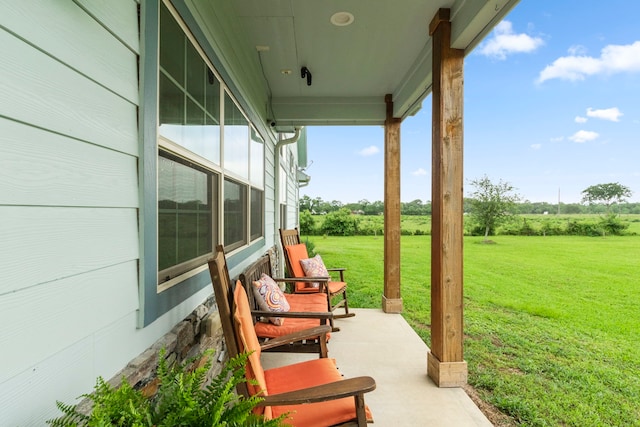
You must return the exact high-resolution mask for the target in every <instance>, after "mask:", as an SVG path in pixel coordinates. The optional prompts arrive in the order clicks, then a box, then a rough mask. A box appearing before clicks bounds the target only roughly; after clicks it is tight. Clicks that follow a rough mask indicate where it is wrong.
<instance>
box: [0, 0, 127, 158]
mask: <svg viewBox="0 0 640 427" xmlns="http://www.w3.org/2000/svg"><path fill="white" fill-rule="evenodd" d="M56 4H59V3H57V2H56ZM0 46H2V48H1V49H2V61H0V93H2V95H3V96H2V97H0V116H4V117H7V118H9V119H12V120H15V121H20V122H23V123H27V124H30V125H32V126H36V127H39V128H42V129H46V130H49V131H51V132H55V133H59V134H61V135H65V136H68V137H71V138H75V139H79V140H82V141H85V142H89V143H92V144H95V145H100V146H102V147H106V148H110V149H112V150H116V151H121V152H123V153H126V154H131V155H137V153H138V145H137V141H138V134H137V109H136V105H135V104H132V103H131V102H130V101H127V100H125V99H124V98H122V97H121V96H119V95H116V94H115V93H113V92H112V91H110V90H109V89H107V88H105V87H104V86H101V85H99V84H97V83H96V82H94V81H92V80H89V79H88V78H87V77H86V76H85V75H82V74H80V73H78V72H77V71H75V70H74V69H72V68H69V66H67V65H65V64H63V63H60V62H58V61H57V60H55V59H53V58H52V57H50V56H48V55H46V54H44V53H43V52H41V51H40V50H38V49H37V48H35V47H33V46H31V45H30V44H27V43H25V42H24V41H23V40H21V39H19V38H17V37H16V36H14V35H13V34H10V33H8V32H6V31H2V30H0ZM127 52H129V51H128V50H127ZM131 55H133V54H131ZM85 60H87V61H91V60H92V59H91V57H85ZM131 78H133V79H137V77H136V74H135V73H133V74H132V75H131Z"/></svg>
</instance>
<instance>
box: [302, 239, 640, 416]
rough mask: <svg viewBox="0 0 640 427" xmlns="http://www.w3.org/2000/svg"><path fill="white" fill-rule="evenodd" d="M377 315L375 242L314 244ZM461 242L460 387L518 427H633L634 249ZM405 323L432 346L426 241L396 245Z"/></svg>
mask: <svg viewBox="0 0 640 427" xmlns="http://www.w3.org/2000/svg"><path fill="white" fill-rule="evenodd" d="M311 240H312V241H313V243H314V244H315V250H316V252H317V253H320V254H321V255H322V257H323V259H324V260H325V264H326V265H327V266H328V267H329V266H345V267H348V271H347V281H348V283H349V301H350V304H351V305H353V306H355V307H372V308H373V307H375V308H378V307H380V304H381V302H380V301H381V296H382V290H383V273H384V271H383V269H384V264H383V258H384V256H383V254H384V251H383V239H382V237H374V236H362V237H320V236H315V237H312V238H311ZM493 240H494V241H495V242H496V244H492V245H486V244H480V243H479V242H480V241H481V238H478V237H466V238H465V246H464V292H465V298H464V300H465V360H466V361H467V363H468V365H469V383H470V384H471V385H473V386H474V387H475V388H476V390H477V391H478V393H479V395H480V396H481V397H482V398H483V399H484V400H485V401H487V402H489V403H491V404H493V405H494V406H496V407H497V408H498V409H500V410H501V411H502V412H503V413H505V414H508V415H509V416H511V417H512V418H513V420H514V421H515V422H516V423H519V424H521V425H531V426H556V425H565V426H634V425H635V426H640V421H639V420H640V281H639V280H638V277H640V275H639V274H638V269H639V267H640V237H637V236H626V237H607V238H594V237H568V236H562V237H560V236H558V237H553V236H547V237H513V236H497V237H494V238H493ZM401 258H402V265H401V271H402V298H403V302H404V313H403V316H404V317H405V318H406V319H407V321H408V322H409V323H410V324H411V325H412V327H413V328H414V329H415V330H416V332H417V333H418V334H419V335H420V336H421V337H422V338H423V339H424V340H425V342H426V343H427V344H429V342H430V330H429V325H430V293H429V292H430V291H429V288H430V237H429V236H403V238H402V257H401Z"/></svg>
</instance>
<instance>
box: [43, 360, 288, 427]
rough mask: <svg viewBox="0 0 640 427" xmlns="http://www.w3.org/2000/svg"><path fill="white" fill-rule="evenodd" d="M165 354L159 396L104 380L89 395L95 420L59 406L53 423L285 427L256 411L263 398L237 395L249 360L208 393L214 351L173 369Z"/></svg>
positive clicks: (229, 368)
mask: <svg viewBox="0 0 640 427" xmlns="http://www.w3.org/2000/svg"><path fill="white" fill-rule="evenodd" d="M164 355H165V351H164V349H163V350H162V351H160V354H159V363H158V381H159V386H158V391H157V393H156V395H155V396H153V397H150V398H148V397H145V396H144V395H143V394H142V392H141V391H139V390H136V389H134V388H133V387H132V386H131V385H130V384H129V383H128V381H127V380H126V379H125V378H123V379H122V384H121V385H120V387H117V388H115V387H112V386H111V385H109V384H108V383H107V382H105V381H104V379H102V377H98V379H97V381H96V386H95V387H94V392H93V393H91V394H84V395H82V397H86V398H88V399H90V400H91V401H92V402H93V409H92V411H91V414H89V415H87V414H83V413H80V412H78V410H77V407H76V406H75V405H68V404H65V403H62V402H57V407H58V409H59V410H60V411H61V412H62V414H63V415H62V416H60V417H58V418H55V419H53V420H49V421H47V424H50V425H52V426H54V427H72V426H73V427H76V426H77V427H98V426H100V427H102V426H122V427H125V426H126V427H151V426H155V427H165V426H166V427H175V426H190V427H191V426H193V427H198V426H203V427H204V426H228V427H241V426H243V427H244V426H255V427H260V426H265V427H277V426H281V425H283V424H282V420H283V419H284V417H280V418H276V419H273V420H266V419H264V418H263V417H262V416H260V415H256V414H254V412H253V409H254V408H255V407H256V405H257V404H258V403H260V402H261V401H262V398H260V397H257V396H252V397H250V398H245V397H244V396H241V395H238V394H236V392H235V390H236V386H237V385H238V384H241V383H243V382H245V381H246V379H245V366H246V363H247V359H248V357H249V356H248V354H240V355H238V356H237V357H235V358H232V359H230V360H228V361H227V362H226V363H225V364H224V366H223V368H222V371H221V372H220V374H218V375H217V376H216V377H215V378H213V380H212V381H211V384H209V385H208V386H206V387H203V385H204V383H205V381H206V376H207V372H208V371H209V369H210V368H211V365H212V360H213V351H212V350H211V351H207V352H205V353H204V354H203V355H201V356H199V357H195V358H193V359H190V360H188V361H186V362H185V363H183V364H181V365H180V364H175V365H174V366H169V365H168V363H167V361H166V359H165V357H164ZM203 357H204V358H206V363H204V364H203V365H202V366H197V367H195V368H191V366H192V365H193V364H194V361H195V360H200V359H202V358H203Z"/></svg>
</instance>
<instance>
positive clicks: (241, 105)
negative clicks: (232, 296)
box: [138, 0, 272, 328]
mask: <svg viewBox="0 0 640 427" xmlns="http://www.w3.org/2000/svg"><path fill="white" fill-rule="evenodd" d="M161 7H166V8H167V9H168V10H169V12H170V14H171V16H172V17H173V19H175V21H176V22H177V24H178V25H179V27H180V28H181V30H182V31H183V32H184V34H185V36H186V38H187V40H188V43H191V44H192V46H193V47H194V48H195V49H196V51H197V52H198V54H199V55H200V57H201V59H202V60H203V61H204V63H205V64H206V66H207V67H208V68H209V70H210V71H211V72H212V73H213V75H214V76H215V78H216V79H217V81H218V82H219V90H220V97H219V101H220V109H219V114H220V121H221V122H220V123H219V125H220V140H219V147H220V148H219V150H220V163H221V164H220V165H218V164H215V163H214V162H212V161H210V160H207V159H205V158H203V157H202V156H200V155H197V154H194V153H192V152H190V151H189V150H187V149H186V148H184V147H182V146H179V145H177V144H175V143H173V142H171V141H169V140H167V139H165V138H163V137H161V136H160V133H159V117H158V112H159V108H160V100H159V95H160V93H159V83H160V75H161V70H160V31H161V28H160V12H161ZM140 23H141V30H140V33H141V45H140V104H139V117H140V119H139V123H140V125H139V133H140V155H139V164H140V167H139V168H138V171H139V173H138V177H139V182H140V186H139V188H140V207H139V223H140V228H139V230H140V231H139V233H140V263H139V281H140V286H139V287H138V289H139V307H140V308H139V311H138V313H139V315H138V326H139V327H141V328H143V327H146V326H147V325H149V324H151V323H153V322H154V321H156V320H157V319H158V318H160V316H162V315H163V314H165V313H168V312H170V311H171V310H172V309H174V308H175V307H177V306H178V305H180V304H181V303H183V302H184V301H186V300H187V299H188V298H189V297H192V296H194V295H195V294H196V293H198V292H200V291H204V290H205V289H207V288H208V287H210V283H211V278H210V276H209V274H208V271H205V270H207V264H206V260H203V264H202V265H201V266H199V267H198V266H196V264H198V263H199V262H200V261H201V258H203V257H198V258H197V261H196V262H194V263H193V264H194V268H193V269H191V270H188V271H186V272H185V273H183V274H181V275H177V276H176V277H174V278H172V279H170V280H169V281H167V282H165V283H163V284H162V286H160V284H159V276H158V274H159V273H160V272H159V271H158V267H159V261H158V252H159V244H158V224H159V217H158V214H159V207H158V198H159V197H158V181H157V180H158V173H159V170H158V169H159V165H158V159H159V156H160V151H161V150H162V151H165V152H167V153H169V154H170V155H173V156H178V157H180V158H183V159H185V161H187V162H193V163H194V164H196V165H198V167H204V168H205V169H206V170H207V171H209V172H210V173H212V174H217V175H216V176H217V178H216V179H217V185H213V188H212V193H214V194H215V196H214V197H213V198H214V199H215V198H216V197H217V202H216V203H217V210H215V212H213V216H215V217H216V219H215V220H214V219H212V223H214V224H215V228H214V229H212V232H215V233H216V237H214V239H215V240H216V241H214V242H212V243H213V244H212V246H213V248H215V245H216V244H218V243H220V242H221V241H223V238H224V236H223V232H224V223H223V218H224V203H223V197H224V194H223V188H222V187H223V183H224V179H225V178H231V179H233V180H236V181H240V182H241V183H242V184H243V185H245V186H246V188H247V191H246V206H247V209H246V210H247V216H246V222H247V225H246V234H247V238H246V241H245V242H244V243H243V244H242V245H240V246H238V247H237V248H235V249H234V250H233V252H232V253H227V261H228V265H229V266H230V268H232V267H233V266H234V265H235V264H237V263H238V262H241V261H242V256H240V254H248V253H253V252H254V251H256V250H257V249H258V248H260V247H261V246H260V245H259V244H256V242H257V241H259V240H260V239H261V238H262V239H264V237H265V227H264V216H265V212H264V209H265V208H266V206H265V196H264V194H265V183H266V176H267V173H266V172H267V171H266V164H265V155H266V154H267V151H266V149H265V151H264V153H263V156H262V165H261V168H260V169H261V175H262V177H261V178H262V185H256V184H255V183H252V182H251V164H249V171H250V172H249V176H248V177H247V178H241V177H238V176H236V175H234V174H233V173H230V172H229V171H226V170H225V169H224V166H223V164H222V163H223V159H224V157H223V156H224V136H223V130H222V126H224V99H225V97H224V94H227V95H228V96H229V97H230V99H231V100H232V101H233V102H234V103H235V105H236V106H237V107H238V109H239V111H240V112H241V114H243V116H244V118H245V119H246V120H247V123H248V127H249V129H250V132H249V133H250V136H249V138H248V139H247V144H248V146H249V150H251V140H252V139H251V138H252V137H251V134H252V133H253V132H254V131H255V132H256V134H257V135H260V137H261V138H263V141H265V139H264V136H265V135H271V134H270V133H269V132H270V130H269V129H268V128H267V127H266V125H265V123H262V122H263V120H261V118H260V116H259V115H257V114H256V112H255V111H253V110H252V109H251V106H250V105H249V104H248V103H247V102H246V101H245V100H239V99H236V97H235V93H240V92H239V90H238V87H237V86H235V85H234V84H233V83H231V84H228V83H227V82H231V81H232V80H230V79H229V75H228V72H227V71H226V70H225V69H224V67H223V64H222V63H221V62H220V60H219V58H218V57H217V56H216V53H215V52H214V51H213V50H212V47H211V46H210V45H208V44H207V38H206V36H205V35H204V33H203V32H202V29H200V28H199V27H198V25H197V20H196V19H195V18H194V16H193V15H192V13H191V11H190V10H189V8H188V7H187V6H186V5H185V4H183V3H179V2H177V3H174V2H172V1H171V0H160V1H159V2H143V3H142V4H141V7H140ZM198 40H200V41H202V42H203V43H204V45H200V44H199V42H198ZM203 46H204V47H203ZM217 101H218V100H216V102H217ZM207 105H208V104H207ZM205 108H208V107H207V106H206V105H205ZM207 111H208V110H207ZM256 129H259V130H260V132H257V131H256ZM271 137H272V135H271ZM263 143H264V142H263ZM249 157H250V156H249ZM248 161H250V159H249V160H248ZM239 178H241V179H239ZM254 187H255V188H258V187H259V188H260V191H262V218H261V223H262V235H261V236H257V238H255V239H254V237H256V236H255V235H251V228H250V227H251V222H250V218H251V188H254ZM214 209H215V207H214ZM236 255H237V256H236ZM176 285H179V286H176Z"/></svg>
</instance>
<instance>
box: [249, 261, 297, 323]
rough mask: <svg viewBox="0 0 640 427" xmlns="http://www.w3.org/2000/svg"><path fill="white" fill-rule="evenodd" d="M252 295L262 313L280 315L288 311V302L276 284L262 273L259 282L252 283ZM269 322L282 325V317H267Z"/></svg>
mask: <svg viewBox="0 0 640 427" xmlns="http://www.w3.org/2000/svg"><path fill="white" fill-rule="evenodd" d="M253 295H255V297H256V301H257V302H258V305H259V306H260V309H261V310H262V311H273V312H276V313H282V312H286V311H289V309H290V307H289V302H288V301H287V298H286V297H285V296H284V293H283V292H282V291H281V290H280V287H279V286H278V284H277V283H276V282H275V280H273V279H272V278H271V277H269V276H267V275H266V274H264V273H262V276H260V279H259V280H256V281H255V282H253ZM269 321H270V322H271V323H273V324H274V325H278V326H281V325H282V324H283V323H284V319H283V318H282V317H269Z"/></svg>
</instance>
